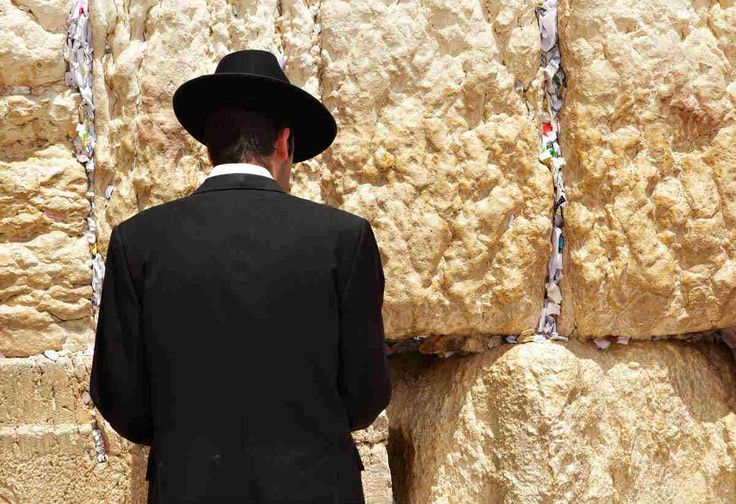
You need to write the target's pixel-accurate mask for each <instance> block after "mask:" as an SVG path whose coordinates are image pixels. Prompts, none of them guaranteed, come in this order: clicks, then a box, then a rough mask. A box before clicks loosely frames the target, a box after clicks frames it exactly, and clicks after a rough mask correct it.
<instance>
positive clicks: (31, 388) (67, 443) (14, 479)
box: [0, 353, 148, 504]
mask: <svg viewBox="0 0 736 504" xmlns="http://www.w3.org/2000/svg"><path fill="white" fill-rule="evenodd" d="M90 364H91V357H90V356H86V357H80V356H75V357H70V356H68V355H65V354H64V353H62V354H61V355H60V356H59V358H58V360H57V361H55V362H54V361H51V360H49V359H47V358H46V357H43V356H34V357H29V358H8V359H0V403H1V404H2V405H3V407H2V408H1V409H0V502H9V503H12V504H20V503H25V502H33V503H35V502H44V503H46V502H48V503H59V504H62V503H67V502H105V503H111V504H112V503H115V504H117V503H119V504H122V503H131V504H133V503H139V504H143V503H145V501H146V499H145V497H146V492H147V488H148V487H147V482H146V481H145V468H146V460H147V459H146V452H147V450H148V448H146V447H141V446H138V445H135V444H132V443H129V442H128V441H126V440H125V439H122V438H120V437H119V436H117V435H116V434H115V432H114V431H113V430H112V429H111V428H110V426H109V424H108V423H107V422H105V421H104V420H100V427H101V429H102V432H103V437H104V440H105V444H106V448H107V450H106V454H107V461H106V462H104V463H98V462H97V458H96V450H95V440H94V437H93V436H92V429H93V425H94V424H93V421H92V416H91V415H90V412H91V411H92V410H91V409H88V407H89V406H91V403H89V405H85V404H84V401H83V392H84V391H85V390H87V389H88V383H89V369H90ZM3 499H4V500H3Z"/></svg>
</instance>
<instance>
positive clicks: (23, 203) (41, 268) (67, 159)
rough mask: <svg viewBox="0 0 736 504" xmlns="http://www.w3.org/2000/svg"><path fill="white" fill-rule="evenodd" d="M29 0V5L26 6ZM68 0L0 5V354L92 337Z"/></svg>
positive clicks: (75, 345) (74, 344)
mask: <svg viewBox="0 0 736 504" xmlns="http://www.w3.org/2000/svg"><path fill="white" fill-rule="evenodd" d="M22 6H25V8H26V9H30V10H29V11H27V10H24V9H22V8H21V7H22ZM68 8H69V6H68V5H67V4H66V3H65V2H50V3H48V2H47V3H39V2H35V1H32V2H24V3H23V4H22V5H21V4H18V3H13V2H9V1H8V2H5V1H3V2H2V3H0V26H2V29H0V47H2V48H5V49H6V50H2V51H0V118H1V119H2V124H3V128H0V209H1V211H0V353H3V354H5V355H9V356H24V355H31V354H35V353H39V352H41V351H43V350H45V349H49V348H53V349H61V348H69V349H72V350H78V349H81V348H83V347H84V346H86V345H87V343H88V342H89V339H90V338H91V335H92V323H93V321H92V318H91V314H92V311H91V303H90V299H89V298H90V297H91V295H92V289H91V286H90V281H91V274H90V265H91V262H90V253H89V250H88V245H87V240H86V238H85V237H84V234H83V233H84V230H85V229H86V226H87V223H86V221H85V219H86V217H87V213H88V212H89V202H88V201H87V198H86V194H85V193H86V191H87V178H86V173H85V170H84V167H83V166H82V165H81V164H80V163H78V162H77V161H76V159H75V157H74V154H73V152H72V143H71V139H72V138H73V137H74V136H76V131H75V128H76V124H77V117H78V115H77V108H78V106H79V103H80V97H79V94H78V93H75V92H74V91H73V90H71V89H70V88H69V87H68V86H66V85H65V83H64V72H65V70H66V62H65V61H64V58H63V56H62V49H63V47H64V44H65V40H66V15H67V12H68Z"/></svg>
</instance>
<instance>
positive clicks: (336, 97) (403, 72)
mask: <svg viewBox="0 0 736 504" xmlns="http://www.w3.org/2000/svg"><path fill="white" fill-rule="evenodd" d="M532 6H533V2H523V1H520V2H501V3H500V4H497V5H494V6H493V7H484V5H483V4H480V3H478V2H471V1H459V2H446V1H434V2H419V1H409V2H399V3H395V2H394V3H388V4H380V3H377V2H370V1H368V2H366V1H357V2H352V1H351V2H344V1H335V0H326V1H325V2H323V3H322V7H321V9H320V12H321V15H320V22H321V25H322V32H321V34H320V35H321V39H320V41H321V47H322V53H323V66H324V67H323V69H322V74H321V75H322V78H321V83H320V89H321V95H322V99H323V100H324V102H325V103H326V104H327V106H328V107H330V109H331V110H333V111H334V112H335V114H336V116H337V120H338V125H339V128H340V133H339V134H338V137H337V139H336V141H335V143H334V145H333V147H332V148H331V149H330V150H329V151H327V152H325V154H324V160H325V164H326V166H327V167H328V171H327V172H326V173H324V174H323V179H322V187H323V196H324V198H325V200H327V201H328V202H330V203H332V204H335V205H339V206H341V207H343V208H345V209H348V210H350V211H354V212H356V213H358V214H360V215H363V216H364V217H366V218H367V219H369V220H370V221H371V222H372V223H373V225H374V229H375V232H376V235H377V238H378V241H379V243H380V245H381V252H382V258H383V262H384V271H385V273H386V281H387V283H386V296H385V309H384V322H385V325H386V327H387V330H388V333H389V336H390V337H391V338H399V337H403V336H410V335H416V334H428V333H439V334H464V333H470V334H472V333H489V332H495V333H513V332H519V331H522V330H524V329H527V328H529V327H533V326H534V325H535V324H536V322H537V319H538V316H539V310H540V308H541V304H542V295H541V294H542V289H541V286H542V285H543V284H544V266H545V262H546V256H547V251H548V249H549V243H548V241H549V238H548V236H549V232H550V226H549V215H550V212H551V208H550V206H551V201H552V196H551V192H550V190H551V187H552V185H551V179H550V176H549V173H548V171H547V169H546V168H545V167H544V166H542V165H541V164H540V163H538V162H537V159H536V156H537V151H538V141H539V139H538V127H539V124H538V119H530V118H529V116H528V113H527V105H526V103H525V98H524V97H523V96H520V95H519V94H517V92H516V91H515V90H514V84H515V81H517V80H518V81H520V82H521V83H523V85H525V86H526V85H529V84H530V83H531V82H532V80H533V79H534V78H535V77H536V76H537V73H538V66H539V49H538V47H539V43H538V41H539V31H538V28H537V24H536V19H535V18H534V14H533V9H532ZM506 62H508V65H507V64H505V63H506ZM537 85H538V80H536V81H534V84H533V85H532V89H531V90H530V91H529V93H530V95H531V96H532V97H534V98H533V100H532V101H535V100H536V94H534V92H535V90H536V89H537ZM535 103H536V101H535ZM511 216H514V217H515V220H514V222H513V225H512V226H511V227H510V228H509V227H508V226H507V223H508V221H509V218H510V217H511Z"/></svg>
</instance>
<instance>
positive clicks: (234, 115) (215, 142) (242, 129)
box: [204, 105, 294, 168]
mask: <svg viewBox="0 0 736 504" xmlns="http://www.w3.org/2000/svg"><path fill="white" fill-rule="evenodd" d="M285 127H289V124H288V123H287V122H286V121H285V120H284V119H282V118H281V117H279V115H277V114H274V113H273V112H266V111H261V110H258V109H255V108H245V107H243V106H239V105H225V106H222V107H219V108H217V109H216V110H214V111H212V113H210V114H209V115H208V116H207V119H206V121H205V125H204V137H205V143H206V145H207V150H208V151H209V153H210V157H211V158H212V164H213V165H218V164H223V163H241V162H248V163H255V164H258V165H261V166H264V167H266V168H269V162H268V158H269V157H270V156H271V155H272V154H273V152H274V142H275V141H276V137H277V136H278V134H279V131H281V130H282V129H283V128H285ZM293 151H294V133H293V130H292V132H291V133H290V134H289V152H293Z"/></svg>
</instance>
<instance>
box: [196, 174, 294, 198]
mask: <svg viewBox="0 0 736 504" xmlns="http://www.w3.org/2000/svg"><path fill="white" fill-rule="evenodd" d="M223 189H256V190H261V191H275V192H281V193H286V191H284V190H283V189H282V188H281V186H280V185H279V184H278V182H276V181H275V180H274V179H272V178H268V177H264V176H262V175H255V174H252V173H227V174H224V175H215V176H212V177H207V178H206V179H204V182H202V183H201V184H200V186H199V187H197V188H196V189H195V190H194V192H193V193H192V194H199V193H203V192H207V191H221V190H223Z"/></svg>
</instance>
